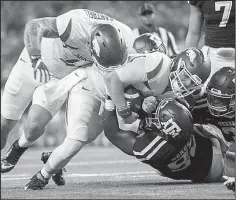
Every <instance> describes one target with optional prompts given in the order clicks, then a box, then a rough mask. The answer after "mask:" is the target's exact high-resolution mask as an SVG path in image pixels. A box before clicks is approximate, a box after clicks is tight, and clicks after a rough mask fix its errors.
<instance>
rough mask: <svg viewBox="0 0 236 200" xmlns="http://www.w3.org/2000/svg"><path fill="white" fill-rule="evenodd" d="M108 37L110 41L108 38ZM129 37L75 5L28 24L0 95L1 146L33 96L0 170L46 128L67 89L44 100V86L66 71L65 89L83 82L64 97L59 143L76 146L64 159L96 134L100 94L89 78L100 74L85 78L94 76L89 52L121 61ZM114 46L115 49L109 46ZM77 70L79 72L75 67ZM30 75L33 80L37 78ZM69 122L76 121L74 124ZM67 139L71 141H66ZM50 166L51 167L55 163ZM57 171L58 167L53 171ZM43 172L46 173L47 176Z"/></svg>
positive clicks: (109, 21)
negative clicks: (63, 131) (93, 127)
mask: <svg viewBox="0 0 236 200" xmlns="http://www.w3.org/2000/svg"><path fill="white" fill-rule="evenodd" d="M112 37H113V38H114V39H111V38H112ZM51 38H55V39H51ZM133 41H134V37H133V32H132V30H131V29H130V28H129V27H128V26H126V25H125V24H123V23H121V22H119V21H117V20H115V19H113V18H111V17H108V16H106V15H103V14H100V13H96V12H93V11H90V10H86V9H75V10H71V11H69V12H67V13H65V14H62V15H60V16H58V17H46V18H40V19H35V20H32V21H30V22H29V23H27V25H26V27H25V35H24V42H25V49H24V50H23V52H22V54H21V56H20V58H19V60H18V62H17V64H16V65H15V66H14V68H13V70H12V72H11V74H10V77H9V79H8V81H7V83H6V87H5V91H4V93H3V98H2V110H1V112H2V113H1V114H2V120H1V121H2V123H1V136H2V137H3V136H6V137H5V139H4V138H2V139H1V141H2V143H3V144H2V148H3V147H4V145H5V142H6V138H7V135H8V133H9V132H10V130H12V128H13V127H14V125H15V124H16V122H17V121H18V120H19V119H20V118H21V116H22V114H23V111H24V110H25V108H26V107H27V105H28V104H29V102H30V101H31V100H32V97H33V104H32V106H31V108H30V110H29V113H28V118H27V122H26V126H25V128H24V132H23V134H22V135H21V137H20V139H19V140H16V141H15V142H14V143H13V145H12V146H11V147H10V149H9V151H8V152H7V154H6V156H5V157H4V158H3V159H1V172H2V173H5V172H9V171H10V170H12V169H13V168H14V166H15V165H16V163H17V161H18V160H19V158H20V156H21V155H22V154H23V153H24V152H25V151H26V150H27V148H28V147H29V146H30V145H32V143H33V142H34V141H35V140H36V139H37V138H39V137H40V136H41V135H42V134H43V132H44V128H45V126H46V125H47V124H48V122H49V121H50V120H51V119H52V117H53V116H54V115H55V114H56V112H57V111H58V110H59V108H60V107H61V105H62V104H63V102H64V101H65V99H66V98H67V97H68V92H66V93H63V95H61V96H60V97H59V98H57V97H55V98H54V97H53V96H52V98H53V100H52V101H50V100H48V99H47V98H46V90H47V89H49V88H53V87H54V86H55V85H57V83H58V82H60V81H59V80H60V79H63V77H65V76H66V75H68V76H69V75H70V76H69V81H70V83H69V84H68V85H67V87H73V86H72V85H71V83H72V84H73V85H75V84H76V83H78V82H80V81H81V80H83V81H82V83H80V84H79V85H78V87H74V88H73V91H72V92H71V93H70V96H69V102H68V112H67V119H68V127H67V128H68V129H67V131H68V132H69V133H68V136H67V137H66V139H65V142H64V143H63V145H64V144H65V143H69V146H70V147H72V146H73V145H76V146H77V147H78V148H76V149H72V150H71V151H68V154H70V155H69V156H68V155H65V156H64V159H65V160H66V161H69V160H70V158H71V154H75V152H78V151H79V150H80V148H81V147H82V146H83V145H84V143H86V142H87V140H89V139H88V137H89V134H92V135H93V134H95V132H96V134H98V133H97V131H99V130H100V129H102V128H101V124H99V122H100V116H99V115H98V113H99V106H100V104H101V101H100V98H102V97H99V98H98V97H97V96H96V95H100V96H102V94H101V92H100V93H99V92H98V93H99V94H97V93H94V90H95V89H94V88H96V87H99V86H98V85H99V84H100V82H101V81H99V82H98V84H94V85H93V84H91V83H90V82H92V81H96V80H95V79H98V80H101V79H102V78H97V76H99V73H97V75H96V76H95V75H89V76H90V78H89V79H87V74H88V73H90V74H94V70H92V67H91V66H92V64H93V61H94V58H93V56H94V54H96V55H97V56H101V58H102V59H103V58H104V57H107V56H110V57H109V60H110V63H109V64H111V65H117V64H122V63H123V62H126V60H127V55H128V52H129V53H130V52H132V45H133ZM98 43H99V44H98ZM99 45H103V50H101V51H100V46H99ZM114 46H115V47H116V48H113V47H114ZM120 48H121V49H120ZM91 49H93V52H92V53H91V51H92V50H91ZM86 67H87V68H88V69H86ZM78 68H79V70H78V71H75V70H76V69H78ZM80 68H81V69H80ZM71 72H73V73H71ZM34 78H38V80H39V81H36V80H35V79H34ZM50 78H51V81H49V82H48V83H47V84H46V85H45V86H44V85H43V83H41V82H40V81H42V82H44V83H45V82H47V81H48V80H49V79H50ZM101 84H102V83H101ZM40 85H43V86H41V87H40ZM38 86H39V87H38ZM36 87H37V89H36ZM35 89H36V90H35ZM78 91H79V92H78ZM33 93H34V95H33ZM75 96H76V97H75ZM77 97H78V98H79V100H78V99H77ZM73 99H74V100H73ZM72 105H73V106H72ZM78 105H80V107H79V109H80V110H79V111H78V113H80V115H79V116H78V115H76V114H78V113H76V114H73V113H74V112H73V108H74V107H78ZM75 115H76V116H75ZM92 116H93V119H91V117H92ZM74 120H77V121H76V123H74ZM93 120H94V122H91V123H96V125H97V126H99V127H100V128H97V130H96V131H94V130H91V131H90V132H88V131H89V130H88V122H89V121H93ZM71 121H72V122H71ZM78 132H79V133H78ZM101 132H102V130H101ZM75 136H76V137H75ZM91 137H95V136H94V135H93V136H91ZM70 142H72V143H74V144H73V145H70ZM63 145H62V146H63ZM61 148H62V147H61ZM63 148H64V146H63ZM60 155H61V154H60ZM53 162H54V161H53ZM48 168H50V167H48ZM51 168H52V169H54V166H53V167H51ZM51 168H50V169H51ZM58 169H61V168H60V167H59V168H57V169H56V170H54V171H58ZM45 173H46V172H45ZM48 176H49V175H48V174H47V175H46V177H48ZM50 176H51V175H50Z"/></svg>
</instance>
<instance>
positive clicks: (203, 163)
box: [104, 99, 232, 182]
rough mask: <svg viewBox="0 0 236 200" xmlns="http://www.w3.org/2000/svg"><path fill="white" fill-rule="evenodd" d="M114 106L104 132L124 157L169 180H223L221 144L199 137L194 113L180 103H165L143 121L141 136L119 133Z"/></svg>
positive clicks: (108, 109)
mask: <svg viewBox="0 0 236 200" xmlns="http://www.w3.org/2000/svg"><path fill="white" fill-rule="evenodd" d="M112 104H113V103H112V102H111V101H106V104H105V108H106V110H105V121H104V123H105V125H104V132H105V135H106V136H107V138H108V139H109V140H110V141H111V142H112V143H113V144H114V145H115V146H117V147H118V148H119V149H121V150H122V151H123V152H124V153H126V154H128V155H131V156H135V157H136V158H137V159H138V160H139V161H141V162H143V163H146V164H148V165H150V166H151V167H153V168H154V169H156V170H158V174H160V175H162V176H165V177H168V178H172V179H177V180H179V179H185V180H192V181H193V182H218V181H221V180H222V175H223V172H224V159H223V156H222V152H221V148H220V143H219V141H218V140H216V139H215V138H213V139H209V138H205V137H202V136H201V135H198V134H197V133H195V132H194V129H193V126H194V125H193V119H192V115H191V113H190V112H189V110H188V109H187V108H186V107H185V106H183V105H182V104H180V103H179V102H178V101H176V100H168V99H164V100H162V101H161V102H160V103H159V104H158V106H157V108H156V109H155V110H154V112H152V113H151V114H150V115H148V116H146V117H144V118H141V120H142V121H141V122H140V126H139V131H138V133H134V132H132V131H123V130H120V129H119V126H118V122H117V117H116V112H115V106H114V104H113V107H112ZM231 175H232V174H231Z"/></svg>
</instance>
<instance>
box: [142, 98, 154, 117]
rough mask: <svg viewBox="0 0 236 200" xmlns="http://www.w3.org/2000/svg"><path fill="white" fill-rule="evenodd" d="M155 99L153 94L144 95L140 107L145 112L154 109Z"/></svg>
mask: <svg viewBox="0 0 236 200" xmlns="http://www.w3.org/2000/svg"><path fill="white" fill-rule="evenodd" d="M157 104H158V102H157V100H156V98H155V97H154V96H149V97H146V98H145V99H144V101H143V104H142V109H143V110H144V111H145V112H146V113H151V112H152V111H154V110H155V108H156V107H157Z"/></svg>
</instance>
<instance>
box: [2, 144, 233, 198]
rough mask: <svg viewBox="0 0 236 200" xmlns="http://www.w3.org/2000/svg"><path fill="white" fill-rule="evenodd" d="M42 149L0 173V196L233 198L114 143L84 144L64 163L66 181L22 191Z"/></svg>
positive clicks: (216, 186) (218, 186) (222, 189)
mask: <svg viewBox="0 0 236 200" xmlns="http://www.w3.org/2000/svg"><path fill="white" fill-rule="evenodd" d="M43 150H48V151H49V150H51V149H37V148H31V149H29V150H28V151H27V152H26V153H25V154H24V155H23V157H22V158H21V160H20V161H19V163H18V165H17V166H16V168H15V169H13V170H12V171H11V172H9V173H7V174H2V176H1V199H17V198H20V199H234V198H235V197H234V193H233V192H232V191H229V190H227V189H226V188H225V186H223V185H222V183H214V184H213V183H212V184H192V183H191V182H190V181H174V180H171V179H168V178H163V177H161V176H159V175H157V174H156V172H155V171H154V169H152V168H151V167H149V166H148V165H146V164H143V163H140V162H139V161H138V160H136V159H135V158H133V157H130V156H127V155H125V154H124V153H123V152H121V151H120V150H118V149H116V148H114V147H90V146H88V147H85V148H84V149H82V151H81V152H80V153H79V154H77V156H75V157H74V158H73V159H72V160H71V162H70V163H69V164H68V165H67V167H66V169H67V172H66V173H65V178H66V185H65V186H57V185H55V183H54V182H53V181H52V180H50V182H49V184H48V185H47V186H46V187H45V189H44V190H41V191H25V190H24V186H25V184H26V183H27V182H28V181H29V179H30V178H31V177H32V176H33V175H34V174H35V173H36V172H37V171H39V170H40V169H41V167H42V161H40V157H41V153H42V151H43Z"/></svg>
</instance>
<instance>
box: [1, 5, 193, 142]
mask: <svg viewBox="0 0 236 200" xmlns="http://www.w3.org/2000/svg"><path fill="white" fill-rule="evenodd" d="M146 2H148V1H146ZM143 3H144V1H1V94H2V92H3V89H4V86H5V83H6V81H7V78H8V76H9V74H10V72H11V70H12V68H13V66H14V64H15V63H16V61H17V59H18V57H19V55H20V53H21V51H22V49H23V48H24V43H23V33H24V26H25V24H26V23H27V22H28V21H30V20H32V19H35V18H41V17H49V16H50V17H56V16H58V15H60V14H63V13H65V12H67V11H69V10H71V9H78V8H86V9H90V10H93V11H97V12H100V13H103V14H107V15H109V16H111V17H113V18H115V19H117V20H119V21H121V22H123V23H125V24H127V25H128V26H130V28H132V29H133V28H136V27H137V26H139V25H140V20H139V17H140V16H139V13H138V9H139V7H140V5H142V4H143ZM150 3H152V4H153V5H154V6H155V8H156V11H157V14H156V20H157V23H158V24H159V25H160V26H161V27H163V28H166V29H167V30H169V31H171V32H172V33H173V35H174V37H175V39H176V42H177V45H178V48H179V50H183V47H184V46H183V45H184V40H185V37H186V34H187V29H188V18H189V12H190V9H189V5H188V2H187V1H151V2H150ZM64 110H65V106H63V107H62V109H61V110H60V111H59V112H58V113H57V115H56V116H55V117H54V119H53V120H52V121H51V122H50V124H49V125H48V126H47V128H46V130H45V133H44V135H43V136H42V137H41V138H39V140H38V141H37V142H36V143H35V146H53V145H58V144H60V143H61V142H62V141H63V139H64V137H65V134H66V131H65V123H64ZM26 114H27V110H26V111H25V115H24V116H23V118H22V120H21V121H20V123H19V124H18V125H17V126H16V127H15V129H14V130H13V131H12V133H11V134H10V137H9V140H8V143H12V141H14V139H13V138H16V137H18V136H19V135H20V134H21V133H22V128H23V123H24V120H25V117H26ZM90 145H102V146H107V145H111V144H110V142H109V141H108V140H107V139H106V138H105V137H104V135H103V134H101V135H100V136H99V138H97V139H96V140H95V141H94V142H92V143H91V144H90Z"/></svg>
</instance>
